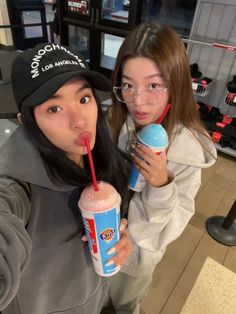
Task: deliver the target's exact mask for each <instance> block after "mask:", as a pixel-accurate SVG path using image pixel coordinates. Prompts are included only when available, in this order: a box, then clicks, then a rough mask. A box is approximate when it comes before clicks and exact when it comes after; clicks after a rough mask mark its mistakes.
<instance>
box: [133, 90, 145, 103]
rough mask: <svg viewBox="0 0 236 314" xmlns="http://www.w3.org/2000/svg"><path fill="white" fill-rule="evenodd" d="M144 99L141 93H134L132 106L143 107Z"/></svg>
mask: <svg viewBox="0 0 236 314" xmlns="http://www.w3.org/2000/svg"><path fill="white" fill-rule="evenodd" d="M145 102H146V101H145V97H144V94H143V93H140V92H136V93H135V95H134V104H135V105H136V106H144V105H145Z"/></svg>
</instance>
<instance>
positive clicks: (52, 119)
mask: <svg viewBox="0 0 236 314" xmlns="http://www.w3.org/2000/svg"><path fill="white" fill-rule="evenodd" d="M34 115H35V119H36V122H37V124H38V126H39V128H40V129H41V131H42V132H43V133H44V135H45V136H46V137H47V139H48V140H49V141H50V142H51V143H53V144H54V145H55V146H57V147H58V148H60V149H61V150H63V151H64V152H65V153H66V155H67V156H68V157H69V158H70V159H72V160H73V161H75V162H76V163H77V164H80V162H81V156H82V155H84V154H86V152H87V151H86V148H85V145H84V138H85V137H86V138H89V139H90V148H91V149H92V148H93V146H94V143H95V137H96V124H97V116H98V108H97V103H96V100H95V98H94V96H93V92H92V90H91V87H90V86H89V84H88V82H87V81H86V80H85V79H83V78H81V77H76V78H73V79H71V80H70V81H68V82H66V83H65V84H64V85H63V86H62V87H61V88H60V89H58V91H57V92H56V93H55V94H54V95H53V96H52V97H51V98H50V99H48V100H47V101H45V102H43V103H42V104H40V105H39V106H36V107H35V109H34Z"/></svg>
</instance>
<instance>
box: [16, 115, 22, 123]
mask: <svg viewBox="0 0 236 314" xmlns="http://www.w3.org/2000/svg"><path fill="white" fill-rule="evenodd" d="M17 120H18V121H19V122H20V124H22V118H21V113H20V112H19V113H17Z"/></svg>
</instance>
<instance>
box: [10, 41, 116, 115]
mask: <svg viewBox="0 0 236 314" xmlns="http://www.w3.org/2000/svg"><path fill="white" fill-rule="evenodd" d="M77 75H80V76H82V77H83V78H85V79H86V80H87V81H88V82H89V83H90V85H91V87H93V88H95V89H98V90H101V91H111V82H110V81H109V80H108V79H107V78H106V77H105V76H104V75H102V74H100V73H98V72H95V71H91V70H90V69H89V66H88V64H87V62H86V61H85V59H84V57H83V56H82V55H81V54H79V53H78V52H77V51H74V50H73V49H71V48H69V47H66V46H61V45H59V44H54V43H44V44H39V45H37V46H35V47H34V48H33V49H28V50H25V51H23V52H22V53H20V54H19V55H18V56H17V57H16V59H15V60H14V62H13V64H12V72H11V81H12V90H13V94H14V97H15V101H16V104H17V107H18V110H19V111H21V108H22V106H33V105H38V104H41V103H42V102H44V101H46V100H48V99H49V98H50V97H51V96H52V95H53V94H55V92H56V91H57V90H58V89H59V88H60V87H61V86H62V85H63V84H64V83H66V82H67V81H68V80H70V79H71V78H73V77H75V76H77Z"/></svg>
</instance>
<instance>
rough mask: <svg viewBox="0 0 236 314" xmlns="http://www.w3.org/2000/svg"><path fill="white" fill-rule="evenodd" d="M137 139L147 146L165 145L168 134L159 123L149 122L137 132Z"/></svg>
mask: <svg viewBox="0 0 236 314" xmlns="http://www.w3.org/2000/svg"><path fill="white" fill-rule="evenodd" d="M137 137H138V139H139V141H140V142H141V143H143V144H145V145H147V146H152V147H167V146H168V144H169V142H168V135H167V133H166V130H165V129H164V128H163V126H162V125H161V124H154V123H153V124H149V125H147V126H145V127H144V128H142V130H141V131H139V132H138V134H137Z"/></svg>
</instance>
